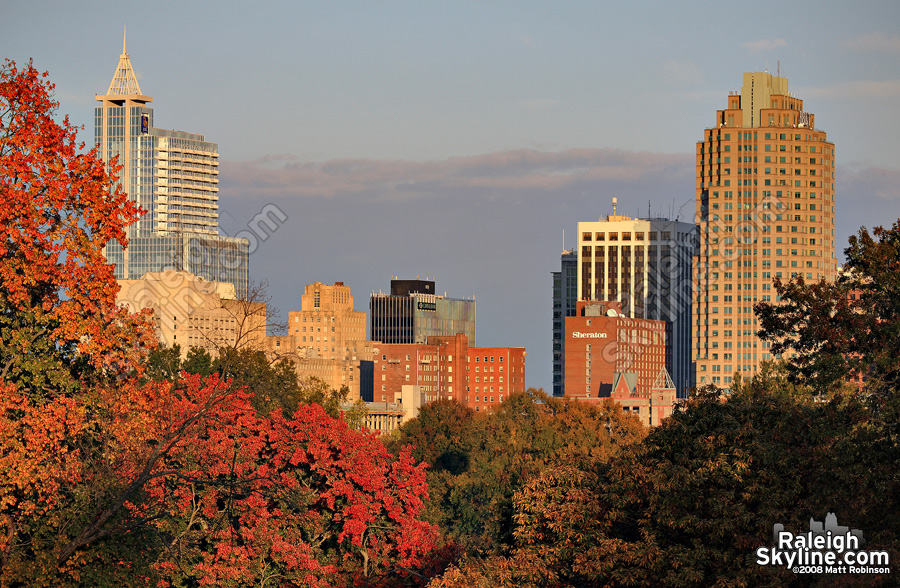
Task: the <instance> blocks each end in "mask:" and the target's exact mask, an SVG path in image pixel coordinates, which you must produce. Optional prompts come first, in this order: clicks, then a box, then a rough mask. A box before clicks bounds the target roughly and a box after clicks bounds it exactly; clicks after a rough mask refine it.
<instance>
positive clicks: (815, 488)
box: [432, 365, 900, 588]
mask: <svg viewBox="0 0 900 588" xmlns="http://www.w3.org/2000/svg"><path fill="white" fill-rule="evenodd" d="M872 418H873V417H872V413H871V411H869V410H868V408H867V407H866V405H865V403H864V402H863V401H862V399H861V398H859V397H858V396H856V395H852V394H851V395H840V394H837V395H834V396H833V397H831V398H830V399H829V400H828V401H825V402H823V401H817V400H814V399H812V397H811V396H810V394H809V391H808V390H805V389H803V388H802V387H800V388H798V387H794V386H792V385H790V384H789V383H788V382H787V378H786V373H785V372H784V370H783V368H781V367H779V366H777V365H768V366H766V368H765V369H764V370H763V372H762V373H760V374H757V375H756V376H755V377H754V378H752V379H751V380H749V381H745V382H743V383H741V384H740V385H738V386H735V387H734V388H733V390H732V392H731V393H730V394H729V395H727V396H723V395H722V394H721V391H720V390H717V389H712V388H710V389H707V390H702V391H700V392H699V393H698V394H696V395H694V396H693V397H692V398H691V399H690V400H688V402H687V404H686V405H685V406H684V407H682V408H681V409H679V410H676V412H675V414H673V416H672V417H670V418H669V419H667V420H666V422H664V423H663V424H662V425H660V426H659V427H656V428H654V429H653V430H652V431H651V432H650V433H649V435H648V436H647V437H646V438H645V439H644V440H643V441H642V442H640V443H635V444H632V445H630V446H629V447H627V448H624V450H623V451H621V452H620V453H619V454H618V455H616V456H614V457H612V458H611V459H609V460H606V461H601V460H595V461H593V462H582V463H581V464H557V465H555V466H553V467H549V468H545V469H544V470H542V471H541V473H540V474H539V475H537V476H535V477H533V478H532V479H531V480H530V481H528V482H527V483H526V484H525V485H524V486H523V487H522V489H521V490H520V491H519V492H518V493H517V494H516V495H515V500H514V502H515V523H516V527H515V531H514V537H515V545H514V547H513V549H512V550H511V551H510V553H509V554H508V556H507V557H503V558H497V557H493V558H488V559H486V560H480V559H477V558H476V559H470V560H467V561H463V562H462V563H461V565H460V566H459V567H458V568H455V569H451V570H449V571H448V572H447V574H445V576H444V577H442V578H440V579H437V580H435V581H434V583H433V584H432V586H433V587H435V588H436V587H442V588H450V587H457V586H459V587H462V586H478V585H484V584H487V585H492V586H493V585H496V586H500V585H506V586H516V585H521V586H544V587H553V588H556V587H559V588H562V587H567V586H588V587H591V586H609V587H618V586H623V587H624V586H647V587H666V586H668V587H673V588H674V587H693V586H723V587H724V586H809V585H815V586H850V585H855V586H881V585H886V584H884V581H885V578H883V577H876V576H869V577H864V578H853V577H848V576H827V575H820V576H803V575H795V574H793V573H792V572H791V571H790V570H788V569H785V568H784V566H780V567H779V566H760V565H757V564H756V562H755V550H756V549H757V548H758V547H763V546H771V545H772V528H773V525H774V524H775V523H781V524H783V525H785V528H787V529H793V530H795V531H796V532H799V531H802V530H806V529H808V525H809V520H810V518H811V517H812V518H816V519H818V520H822V517H824V516H825V515H826V514H827V513H828V512H834V513H836V514H837V516H838V520H839V521H840V522H841V524H844V525H850V526H851V527H852V528H859V529H864V530H865V536H866V539H867V541H869V544H868V547H867V548H874V547H872V546H874V545H877V546H878V548H884V549H887V550H888V551H889V553H891V558H892V561H893V557H895V556H894V555H893V554H894V553H896V552H897V550H896V546H897V545H898V539H900V526H898V524H897V521H898V520H900V512H897V509H898V503H897V501H894V500H891V499H888V498H887V497H888V496H893V495H894V494H895V493H896V492H897V489H898V487H900V486H898V483H900V478H898V475H897V473H896V471H895V468H894V467H893V466H892V465H891V464H894V463H896V461H897V459H898V458H900V453H898V449H897V447H896V444H895V443H894V444H891V443H885V442H884V441H883V439H881V438H880V436H879V434H878V433H877V431H873V430H872V428H871V422H872ZM479 582H481V584H479Z"/></svg>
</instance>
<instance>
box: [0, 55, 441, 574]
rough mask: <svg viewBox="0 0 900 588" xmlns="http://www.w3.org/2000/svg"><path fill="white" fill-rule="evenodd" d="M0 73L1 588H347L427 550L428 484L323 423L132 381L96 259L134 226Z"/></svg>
mask: <svg viewBox="0 0 900 588" xmlns="http://www.w3.org/2000/svg"><path fill="white" fill-rule="evenodd" d="M45 75H46V74H39V73H38V72H37V71H36V70H35V69H34V68H33V67H32V66H31V64H29V65H28V66H27V67H25V68H23V69H21V70H20V69H18V68H17V67H16V65H15V64H14V63H13V62H10V61H7V62H6V63H5V65H4V66H3V67H2V68H0V586H9V585H47V586H54V585H56V586H78V585H84V586H100V585H104V586H148V585H151V584H153V583H159V584H161V585H162V584H166V583H169V582H171V583H173V584H175V585H198V584H199V585H235V586H238V585H240V586H243V585H256V584H259V585H266V584H269V583H277V584H279V585H312V586H315V585H323V586H324V585H326V584H327V585H341V584H344V585H350V584H352V583H354V582H358V581H366V582H367V583H370V584H372V583H374V581H373V579H374V578H379V577H381V578H389V577H392V578H394V579H396V578H397V574H403V573H405V572H404V571H403V570H404V569H405V568H407V567H410V566H415V565H417V563H418V561H419V558H420V557H421V555H422V554H423V553H425V552H426V551H427V550H428V549H429V547H430V538H431V533H432V527H431V526H430V525H428V524H426V523H423V522H421V521H419V520H418V518H417V516H418V512H419V509H420V508H421V502H422V499H423V498H424V497H425V496H426V487H425V478H424V472H423V471H422V468H421V467H418V466H415V465H414V464H413V462H412V459H411V457H410V456H409V454H408V453H403V454H401V455H400V457H399V458H398V459H394V458H392V457H391V456H390V455H389V454H388V453H387V452H386V451H385V450H384V449H383V448H382V446H381V444H380V443H378V442H377V441H376V440H375V439H373V438H372V437H371V436H368V435H366V434H363V433H358V432H354V431H351V430H349V429H348V428H347V426H346V425H345V424H344V423H343V422H341V421H338V420H335V419H332V418H330V417H328V416H327V415H325V414H324V413H323V412H322V411H321V410H320V409H317V408H311V407H309V406H304V407H301V408H300V410H299V411H298V412H297V413H295V414H294V415H293V416H292V417H290V418H287V417H284V416H282V415H281V413H280V412H275V413H273V414H271V415H269V416H265V415H260V414H259V413H258V412H257V411H255V410H254V409H253V406H252V405H251V403H250V395H249V394H248V393H246V392H244V391H242V390H241V389H239V388H238V387H237V386H233V385H231V382H224V381H221V380H220V379H219V377H218V376H217V375H215V374H214V375H212V376H210V377H208V378H207V379H205V380H203V379H201V378H200V377H199V376H197V377H192V376H188V375H187V374H182V375H181V377H179V378H178V381H177V383H172V382H168V381H161V382H154V381H151V382H147V381H144V380H143V379H141V378H140V377H139V376H140V372H141V369H142V368H141V362H142V361H144V359H145V357H146V351H147V349H149V348H152V347H154V346H155V344H156V341H155V337H154V336H153V333H152V330H151V329H150V323H149V321H147V320H146V319H147V317H146V315H129V314H128V313H127V312H126V311H125V310H123V309H119V308H117V307H116V306H115V304H114V303H115V293H116V288H117V285H116V282H115V280H114V278H113V273H112V268H111V267H110V266H109V265H108V264H106V261H105V259H104V257H103V251H102V250H103V246H104V244H105V243H106V242H107V241H108V240H109V239H113V238H115V239H117V240H119V241H120V242H123V243H124V242H125V228H126V227H127V226H128V224H129V223H131V222H133V221H134V220H135V219H136V218H137V215H138V214H139V212H140V211H139V210H138V209H137V208H136V207H135V205H134V204H133V203H131V202H130V201H129V200H128V199H127V197H126V195H125V194H123V193H122V192H121V191H120V189H119V188H118V187H117V186H116V182H115V175H114V174H115V172H116V171H117V169H118V168H117V165H116V163H115V162H112V163H111V164H110V165H109V173H108V172H107V166H106V165H105V164H104V163H103V162H102V161H100V160H99V159H98V158H97V155H96V152H95V151H94V150H91V151H88V152H84V151H83V146H82V145H79V144H77V142H76V129H74V128H73V127H72V126H71V125H70V124H69V123H68V120H66V119H64V120H63V121H62V122H61V123H57V122H55V121H54V119H53V114H54V112H55V110H56V108H57V104H56V102H54V101H53V99H52V90H53V86H52V84H50V83H49V82H47V81H46V80H45Z"/></svg>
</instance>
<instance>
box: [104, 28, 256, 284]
mask: <svg viewBox="0 0 900 588" xmlns="http://www.w3.org/2000/svg"><path fill="white" fill-rule="evenodd" d="M96 98H97V101H98V102H100V103H101V104H100V106H97V107H96V108H95V110H94V142H95V144H96V145H97V149H98V150H99V153H100V156H101V157H102V158H103V159H104V160H106V161H110V160H112V158H113V157H118V161H119V163H120V164H121V165H122V170H121V172H120V177H119V183H120V184H121V186H122V188H123V190H125V192H127V193H128V197H129V198H130V199H131V200H133V201H134V202H136V203H138V204H139V205H140V206H141V208H142V209H143V210H144V211H145V214H144V215H143V216H142V217H141V218H140V220H138V221H137V222H136V223H135V224H134V225H132V226H131V227H129V228H128V247H127V248H125V249H123V248H122V247H121V245H119V244H118V243H116V242H110V243H108V244H107V246H106V251H105V253H106V258H107V260H108V261H109V262H110V263H113V264H115V266H116V278H118V279H121V280H127V279H139V278H141V277H142V276H143V275H144V274H146V273H148V272H163V271H165V270H168V269H175V270H184V271H188V272H191V273H193V274H195V275H197V276H200V277H202V278H204V279H207V280H210V281H216V282H225V283H231V284H233V285H234V287H235V290H236V292H237V294H238V296H243V295H246V293H247V287H248V281H249V269H248V266H249V256H250V253H249V247H250V243H249V241H247V240H246V239H235V238H231V237H225V236H220V235H219V234H218V228H219V223H218V208H219V206H218V201H219V177H218V176H219V151H218V146H217V145H216V144H215V143H211V142H209V141H206V139H205V137H204V136H203V135H197V134H193V133H186V132H182V131H171V130H165V129H160V128H157V127H155V126H154V120H153V108H151V107H150V106H149V104H150V103H151V102H152V101H153V98H151V97H150V96H145V95H144V94H142V93H141V89H140V86H139V85H138V81H137V77H136V76H135V74H134V69H133V68H132V66H131V60H130V58H129V56H128V51H127V49H126V45H125V41H124V40H123V43H122V55H121V56H120V57H119V64H118V66H117V67H116V73H115V75H114V76H113V79H112V81H111V82H110V84H109V89H108V90H107V93H106V95H105V96H100V95H98V96H97V97H96Z"/></svg>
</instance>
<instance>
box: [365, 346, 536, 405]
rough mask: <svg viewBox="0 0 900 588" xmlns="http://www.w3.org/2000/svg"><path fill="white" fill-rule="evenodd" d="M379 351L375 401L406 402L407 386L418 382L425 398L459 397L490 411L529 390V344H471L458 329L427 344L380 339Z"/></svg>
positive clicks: (375, 367)
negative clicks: (527, 365)
mask: <svg viewBox="0 0 900 588" xmlns="http://www.w3.org/2000/svg"><path fill="white" fill-rule="evenodd" d="M374 352H375V353H374V354H375V357H374V386H373V388H374V401H375V402H389V403H393V402H401V401H402V400H401V391H402V388H403V386H418V387H419V389H420V390H421V393H422V394H423V395H424V400H425V402H431V401H434V400H440V399H448V400H456V401H457V402H459V403H460V404H463V405H465V406H470V407H472V408H474V409H475V410H487V409H490V408H491V407H492V406H495V405H497V404H499V403H500V402H502V401H503V400H504V399H505V398H508V397H509V395H510V394H512V393H514V392H524V391H525V356H526V355H527V354H526V352H525V348H524V347H469V344H468V337H467V336H466V335H464V334H463V333H458V334H456V335H454V336H452V337H428V340H427V343H424V344H422V343H418V344H383V343H376V344H375V349H374Z"/></svg>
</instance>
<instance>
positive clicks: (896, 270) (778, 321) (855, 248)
mask: <svg viewBox="0 0 900 588" xmlns="http://www.w3.org/2000/svg"><path fill="white" fill-rule="evenodd" d="M844 253H845V256H846V258H847V261H846V264H845V265H844V272H843V273H842V274H841V276H840V277H839V278H838V280H837V281H836V282H826V281H824V280H822V281H820V282H818V283H812V284H808V283H806V282H805V281H804V280H803V278H801V277H798V278H794V279H793V280H791V281H789V282H782V281H781V280H780V279H776V280H775V289H776V291H777V292H778V296H779V297H780V301H779V302H776V303H767V302H761V303H759V304H757V305H756V308H755V310H756V313H757V315H758V317H759V322H760V332H759V335H760V337H762V338H763V339H765V340H768V341H771V342H772V352H773V353H774V354H782V353H783V354H785V358H786V361H787V364H788V369H789V370H790V376H791V379H792V380H793V381H796V382H804V383H806V384H809V385H811V386H812V387H813V389H814V391H817V392H819V391H829V390H832V389H833V388H834V387H835V384H836V383H838V382H844V381H846V380H847V379H848V378H852V377H859V376H864V377H865V378H866V387H867V389H868V390H869V391H870V392H881V393H886V394H893V393H894V391H896V390H898V389H900V221H897V222H895V223H894V225H893V227H891V228H890V229H884V228H882V227H876V228H875V230H874V231H873V233H872V234H869V232H868V231H867V230H866V229H865V227H863V228H862V229H860V231H859V233H858V235H855V236H851V237H850V244H849V246H848V247H847V249H845V251H844Z"/></svg>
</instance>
